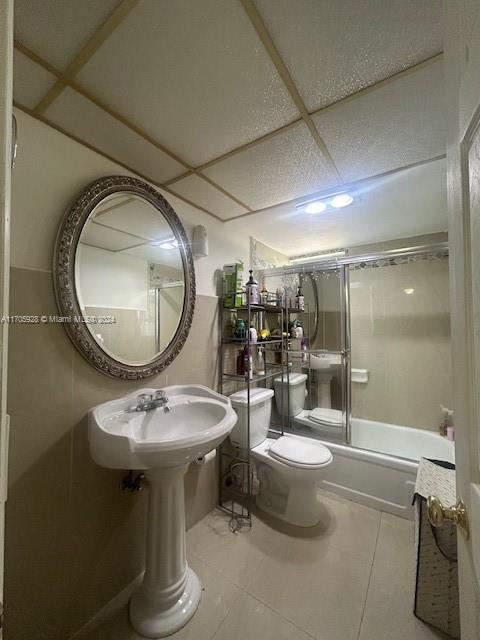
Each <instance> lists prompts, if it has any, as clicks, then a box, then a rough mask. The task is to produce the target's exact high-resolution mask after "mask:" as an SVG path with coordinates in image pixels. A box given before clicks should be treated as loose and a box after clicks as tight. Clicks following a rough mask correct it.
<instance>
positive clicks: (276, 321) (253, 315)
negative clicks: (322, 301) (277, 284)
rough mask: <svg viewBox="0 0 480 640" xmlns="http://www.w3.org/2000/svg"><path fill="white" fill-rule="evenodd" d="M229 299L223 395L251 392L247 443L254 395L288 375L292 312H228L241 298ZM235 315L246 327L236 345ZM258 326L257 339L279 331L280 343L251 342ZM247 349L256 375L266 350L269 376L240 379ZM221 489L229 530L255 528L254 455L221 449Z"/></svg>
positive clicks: (223, 328)
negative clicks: (239, 353) (240, 358)
mask: <svg viewBox="0 0 480 640" xmlns="http://www.w3.org/2000/svg"><path fill="white" fill-rule="evenodd" d="M243 293H244V292H237V293H235V294H232V293H229V294H225V295H224V296H223V298H221V299H220V313H219V315H220V380H219V388H220V392H221V393H223V394H224V395H227V396H228V395H231V394H232V393H234V392H235V391H240V390H241V389H246V391H247V442H250V393H251V390H252V389H254V388H257V387H260V388H262V387H263V388H266V387H267V386H268V383H269V382H273V379H274V378H276V377H277V376H283V375H284V374H285V373H286V372H287V371H288V331H287V328H288V327H287V322H286V318H287V309H286V307H285V306H284V305H282V306H278V305H271V304H267V305H258V304H252V305H250V304H244V305H242V306H239V307H228V308H226V307H225V300H226V299H229V300H231V299H232V297H233V299H234V300H235V299H236V296H237V295H242V294H243ZM269 297H270V299H274V298H275V294H272V293H270V294H269ZM232 315H235V316H236V319H239V318H242V319H243V320H244V321H245V323H246V325H247V327H246V337H245V338H244V339H237V338H235V337H233V335H228V333H229V331H230V332H231V331H232V330H233V322H232ZM251 326H254V327H255V328H256V330H257V333H258V335H260V331H261V330H262V329H264V328H268V329H269V330H270V331H272V330H277V331H278V332H279V335H278V336H277V337H275V338H272V337H269V338H268V339H266V340H260V339H258V341H257V342H252V341H251V339H250V332H249V328H250V327H251ZM235 347H237V348H238V349H245V347H247V348H248V349H249V350H250V352H251V353H252V358H253V363H254V370H255V363H256V358H257V353H258V351H257V350H258V348H259V347H261V348H262V349H263V353H264V365H265V373H264V374H261V375H256V374H254V375H253V377H252V378H251V379H250V377H249V375H248V372H247V373H246V375H240V374H238V373H237V372H236V370H235V371H233V370H232V369H233V368H234V367H235V366H236V357H235V356H234V354H233V353H232V350H235ZM281 422H282V423H281V424H273V423H271V425H270V426H271V428H272V429H273V430H275V432H276V433H278V432H281V433H283V428H284V426H286V425H284V424H283V420H282V421H281ZM219 452H220V455H219V462H220V471H219V487H218V507H219V508H220V509H221V510H223V511H225V512H226V513H228V514H229V515H230V516H231V520H230V528H231V529H232V531H237V530H238V529H240V528H242V527H251V524H252V519H251V502H252V484H253V467H252V464H251V460H250V449H249V448H247V449H242V448H240V447H234V446H233V445H232V444H231V442H230V441H229V440H228V439H227V440H226V441H225V442H223V443H222V445H221V446H220V448H219Z"/></svg>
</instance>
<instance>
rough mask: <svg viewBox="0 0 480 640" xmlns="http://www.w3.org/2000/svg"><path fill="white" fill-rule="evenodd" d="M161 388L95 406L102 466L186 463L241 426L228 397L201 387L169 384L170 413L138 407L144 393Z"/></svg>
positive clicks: (95, 442)
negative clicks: (136, 409)
mask: <svg viewBox="0 0 480 640" xmlns="http://www.w3.org/2000/svg"><path fill="white" fill-rule="evenodd" d="M155 391H156V389H140V390H139V391H137V392H135V393H132V394H130V395H128V396H125V397H124V398H120V399H119V400H112V401H111V402H105V403H104V404H101V405H99V406H98V407H95V408H94V409H92V411H91V412H90V420H89V440H90V450H91V454H92V457H93V459H94V460H95V462H96V463H97V464H99V465H100V466H102V467H109V468H113V469H150V468H154V467H163V466H176V465H181V464H185V463H188V462H191V461H192V460H195V459H196V458H199V457H200V456H203V455H205V454H206V453H208V452H209V451H211V450H212V449H215V448H216V447H217V446H218V445H219V444H220V443H221V442H222V440H223V439H224V438H225V437H226V436H227V435H228V434H229V433H230V431H231V430H232V428H233V425H234V424H235V421H236V420H235V418H236V414H235V412H234V411H233V409H232V407H231V405H230V401H229V400H228V398H226V397H225V396H222V395H220V394H219V393H216V392H215V391H211V390H210V389H208V388H207V387H203V386H201V385H190V386H183V385H177V386H173V387H167V388H165V389H164V391H165V392H166V394H167V396H168V399H169V401H168V407H169V409H170V411H168V412H165V411H164V410H163V408H162V407H158V408H157V409H152V410H150V411H135V409H134V407H135V406H136V404H137V397H138V395H139V394H143V393H146V394H153V393H155ZM232 420H233V422H232Z"/></svg>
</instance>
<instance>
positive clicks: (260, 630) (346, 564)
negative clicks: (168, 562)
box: [76, 494, 442, 640]
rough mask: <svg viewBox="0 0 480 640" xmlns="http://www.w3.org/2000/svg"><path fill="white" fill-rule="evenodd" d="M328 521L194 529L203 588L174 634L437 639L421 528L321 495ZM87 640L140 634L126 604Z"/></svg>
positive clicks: (242, 638) (185, 639) (214, 522)
mask: <svg viewBox="0 0 480 640" xmlns="http://www.w3.org/2000/svg"><path fill="white" fill-rule="evenodd" d="M322 504H323V512H322V521H321V524H320V525H319V526H317V527H316V528H314V529H313V530H297V529H295V528H292V527H289V526H288V525H285V524H282V523H279V522H277V521H274V520H272V519H268V518H266V517H265V516H260V514H259V516H258V517H255V518H254V521H253V527H252V530H251V531H242V532H240V533H237V534H232V533H231V532H230V531H229V529H228V526H227V523H228V518H227V517H226V516H225V515H224V514H222V513H221V512H219V511H214V512H212V513H211V514H209V515H208V516H207V517H206V518H204V519H203V520H202V521H200V522H199V523H197V524H196V525H195V526H194V527H193V528H192V529H190V531H189V532H188V534H187V545H188V555H189V562H190V565H191V566H192V568H193V569H194V570H195V571H196V572H197V574H198V575H199V576H200V578H201V580H202V582H203V585H204V593H203V599H202V602H201V604H200V608H199V610H198V611H197V613H196V615H195V616H194V617H193V618H192V620H191V621H190V622H189V623H188V624H187V625H186V627H184V628H183V629H182V630H180V631H179V632H178V633H176V634H175V635H174V636H173V638H175V640H177V639H178V640H237V639H238V640H257V639H258V638H261V639H262V640H309V639H310V640H312V638H314V639H315V640H377V639H378V640H403V639H404V638H408V639H409V640H438V639H439V638H441V637H442V636H440V635H439V634H437V633H436V632H435V631H434V630H432V629H430V628H429V627H427V626H426V625H424V624H423V623H421V622H420V621H419V620H417V619H416V618H415V617H414V615H413V613H412V599H413V589H414V559H413V555H414V547H413V544H414V543H413V524H412V523H411V522H409V521H407V520H403V519H401V518H397V517H395V516H391V515H389V514H385V513H380V512H378V511H375V510H373V509H369V508H367V507H363V506H361V505H358V504H355V503H353V502H348V501H347V500H343V499H341V498H338V497H336V496H333V495H331V494H328V495H323V496H322ZM76 637H77V638H78V640H80V639H81V640H141V638H140V636H138V635H137V634H136V633H135V632H134V631H133V630H132V629H131V627H130V625H129V622H128V616H127V607H126V603H125V604H123V605H118V607H117V609H114V610H110V611H108V612H106V613H105V614H104V615H103V616H102V617H100V618H99V619H98V620H96V621H95V623H94V624H91V625H90V627H89V628H88V629H85V630H84V632H83V633H82V634H81V635H79V636H76Z"/></svg>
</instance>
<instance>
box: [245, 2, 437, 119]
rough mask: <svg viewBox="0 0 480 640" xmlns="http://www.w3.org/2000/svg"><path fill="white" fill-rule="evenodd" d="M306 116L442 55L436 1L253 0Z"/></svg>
mask: <svg viewBox="0 0 480 640" xmlns="http://www.w3.org/2000/svg"><path fill="white" fill-rule="evenodd" d="M255 5H256V6H257V8H258V10H259V12H260V13H261V15H262V17H263V19H264V21H265V24H266V26H267V28H268V30H269V32H270V34H271V35H272V37H273V40H274V42H275V44H276V46H277V48H278V50H279V52H280V55H281V56H282V58H283V60H284V62H285V64H286V65H287V67H288V69H289V71H290V73H291V74H292V77H293V79H294V81H295V83H296V85H297V87H298V89H299V91H300V93H301V95H302V97H303V99H304V101H305V104H306V105H307V108H308V109H309V111H313V110H315V109H318V108H319V107H322V106H325V105H327V104H330V103H332V102H334V101H336V100H339V99H340V98H343V97H345V96H346V95H348V94H350V93H354V92H356V91H358V90H359V89H362V88H364V87H366V86H368V85H370V84H372V83H374V82H378V81H379V80H382V79H383V78H386V77H388V76H390V75H392V74H393V73H396V72H398V71H401V70H402V69H405V68H406V67H409V66H411V65H413V64H416V63H418V62H420V61H422V60H425V59H426V58H429V57H431V56H433V55H435V54H437V53H439V52H440V51H441V50H442V30H443V27H442V0H421V2H419V1H418V0H388V1H387V2H385V0H362V1H361V2H359V0H333V1H330V2H320V1H319V0H295V1H292V0H275V1H274V2H272V0H255Z"/></svg>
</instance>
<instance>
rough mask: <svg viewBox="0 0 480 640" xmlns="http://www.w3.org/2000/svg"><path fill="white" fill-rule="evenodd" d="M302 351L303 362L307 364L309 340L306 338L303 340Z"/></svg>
mask: <svg viewBox="0 0 480 640" xmlns="http://www.w3.org/2000/svg"><path fill="white" fill-rule="evenodd" d="M300 349H301V351H302V362H307V359H308V354H307V339H306V338H305V336H304V337H303V338H302V343H301V347H300Z"/></svg>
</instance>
